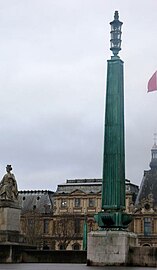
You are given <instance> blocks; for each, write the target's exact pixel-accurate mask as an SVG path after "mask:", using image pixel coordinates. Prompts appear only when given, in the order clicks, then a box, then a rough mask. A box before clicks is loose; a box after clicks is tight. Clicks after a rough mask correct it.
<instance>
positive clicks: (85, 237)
mask: <svg viewBox="0 0 157 270" xmlns="http://www.w3.org/2000/svg"><path fill="white" fill-rule="evenodd" d="M83 250H87V217H85V219H84V224H83Z"/></svg>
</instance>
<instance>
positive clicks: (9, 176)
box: [0, 165, 18, 201]
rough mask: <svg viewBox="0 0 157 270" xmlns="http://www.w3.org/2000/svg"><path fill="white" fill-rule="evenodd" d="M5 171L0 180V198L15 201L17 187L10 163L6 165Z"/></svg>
mask: <svg viewBox="0 0 157 270" xmlns="http://www.w3.org/2000/svg"><path fill="white" fill-rule="evenodd" d="M6 171H7V173H6V174H5V175H4V176H3V178H2V180H1V182H0V200H7V201H17V199H18V189H17V183H16V179H15V176H14V174H13V173H11V171H12V167H11V165H7V167H6Z"/></svg>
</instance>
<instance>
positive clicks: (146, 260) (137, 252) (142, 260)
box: [129, 247, 157, 267]
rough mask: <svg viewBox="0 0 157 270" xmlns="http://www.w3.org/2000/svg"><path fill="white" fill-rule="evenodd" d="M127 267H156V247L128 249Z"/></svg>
mask: <svg viewBox="0 0 157 270" xmlns="http://www.w3.org/2000/svg"><path fill="white" fill-rule="evenodd" d="M129 265H130V266H143V267H146V266H149V267H157V247H130V249H129Z"/></svg>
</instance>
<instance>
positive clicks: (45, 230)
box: [19, 190, 55, 249]
mask: <svg viewBox="0 0 157 270" xmlns="http://www.w3.org/2000/svg"><path fill="white" fill-rule="evenodd" d="M53 194H54V192H52V191H49V190H30V191H29V190H25V191H19V202H20V205H21V207H22V211H21V233H22V234H23V235H24V237H25V242H27V243H28V244H31V245H35V246H37V247H38V248H39V249H46V248H47V249H54V247H55V242H54V239H53V238H52V232H53Z"/></svg>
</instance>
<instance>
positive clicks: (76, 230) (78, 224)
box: [74, 218, 80, 233]
mask: <svg viewBox="0 0 157 270" xmlns="http://www.w3.org/2000/svg"><path fill="white" fill-rule="evenodd" d="M74 230H75V233H80V220H79V219H78V218H77V219H75V227H74Z"/></svg>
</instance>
